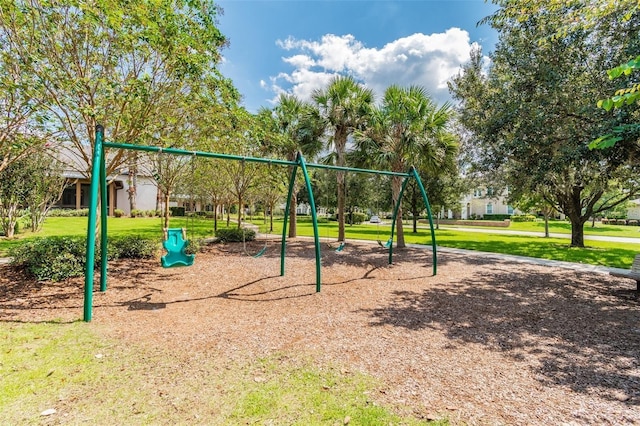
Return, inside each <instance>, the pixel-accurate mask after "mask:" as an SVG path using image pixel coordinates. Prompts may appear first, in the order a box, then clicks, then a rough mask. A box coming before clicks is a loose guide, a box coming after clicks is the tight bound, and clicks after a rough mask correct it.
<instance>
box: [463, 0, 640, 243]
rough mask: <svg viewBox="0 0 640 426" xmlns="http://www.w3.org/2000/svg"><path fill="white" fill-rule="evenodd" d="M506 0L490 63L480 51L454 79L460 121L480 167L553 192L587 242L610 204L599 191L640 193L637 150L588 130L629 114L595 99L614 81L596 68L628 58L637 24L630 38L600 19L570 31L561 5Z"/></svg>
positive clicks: (496, 22) (623, 196)
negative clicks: (587, 228)
mask: <svg viewBox="0 0 640 426" xmlns="http://www.w3.org/2000/svg"><path fill="white" fill-rule="evenodd" d="M532 3H535V4H536V5H538V6H539V7H537V8H530V9H527V10H529V11H531V13H530V14H524V15H520V14H515V13H514V11H515V10H517V7H518V6H519V5H521V6H522V7H528V6H530V4H532ZM499 4H501V5H503V7H502V8H501V9H500V10H499V11H498V12H497V13H496V15H494V16H493V17H492V18H491V19H490V20H489V22H491V24H492V25H493V26H494V27H495V28H496V29H497V30H498V31H499V32H500V40H499V42H498V45H497V46H496V50H495V52H494V53H493V54H492V55H491V60H492V62H491V64H490V66H489V68H488V70H487V71H486V73H485V70H484V68H483V63H482V55H481V52H480V51H475V52H473V53H472V57H471V61H470V63H469V64H467V65H466V66H465V68H464V70H463V72H462V73H461V74H460V75H459V76H457V77H456V78H455V79H454V81H453V83H452V84H451V86H450V87H451V90H452V93H453V95H454V96H455V98H456V99H458V100H459V101H460V108H459V113H460V122H461V123H462V124H463V125H464V126H465V127H466V128H467V129H468V130H469V131H470V132H471V134H472V136H471V138H470V143H469V144H468V146H467V149H469V150H472V151H473V155H472V157H473V158H474V163H475V166H476V168H477V170H482V171H483V172H484V173H486V174H490V173H500V174H502V175H503V176H505V179H506V183H507V184H509V185H510V186H511V187H514V188H519V189H524V190H525V192H530V193H536V192H539V193H543V194H548V195H547V196H548V200H547V201H548V202H549V203H551V204H552V205H553V206H554V207H555V208H556V209H557V210H558V211H560V212H562V213H564V214H566V215H567V216H568V218H569V219H570V220H571V223H572V241H571V244H572V245H573V246H580V247H582V246H584V239H583V231H582V226H583V224H584V223H585V222H586V221H587V220H588V218H589V217H590V216H591V215H593V214H596V213H598V212H599V211H602V210H603V207H604V206H602V205H601V204H598V201H599V200H600V199H601V197H602V195H603V194H604V193H606V192H607V191H609V190H610V188H611V187H612V185H618V186H620V189H621V191H620V192H619V193H618V196H617V197H615V198H613V199H610V200H609V204H608V207H609V208H610V207H611V206H613V205H615V204H617V203H621V202H624V201H625V200H627V199H629V198H631V197H634V196H637V195H638V194H640V186H639V185H640V182H639V181H638V179H637V172H638V164H637V162H634V161H632V159H633V158H635V153H634V152H633V151H632V150H630V149H628V147H623V146H620V147H618V148H617V149H615V150H612V151H609V152H606V153H604V152H602V151H597V152H595V151H591V150H589V149H588V143H589V142H590V141H591V140H593V139H594V138H596V137H597V136H598V135H601V134H603V133H606V131H607V130H609V129H612V128H614V127H615V126H618V125H619V124H620V123H621V122H624V121H625V120H627V119H628V117H626V116H625V115H624V114H620V115H617V116H610V115H606V114H605V113H604V111H602V110H599V109H598V108H597V106H596V104H595V102H594V101H593V99H598V98H599V97H602V95H603V94H604V93H607V92H608V91H610V90H612V85H611V82H610V80H609V79H608V78H607V77H606V74H604V72H603V73H598V72H594V70H605V69H607V68H608V66H609V64H612V63H618V62H619V61H621V58H622V57H623V56H624V55H625V52H626V51H627V49H628V48H629V44H635V40H637V31H638V28H636V29H635V31H636V35H635V37H634V38H633V39H631V40H630V39H627V38H626V37H619V36H618V35H617V34H612V33H609V32H607V31H605V30H603V29H601V28H599V27H597V26H596V27H594V28H589V29H587V28H585V29H580V30H575V31H571V32H568V33H567V34H564V33H562V31H561V30H562V28H563V25H564V24H563V19H564V15H563V13H564V9H563V8H562V7H558V8H557V9H555V8H544V7H543V6H542V2H537V1H535V2H529V1H510V2H499ZM549 35H553V37H548V36H549ZM540 40H545V41H544V42H540ZM577 94H579V95H577ZM541 188H544V191H539V190H540V189H541ZM598 205H599V206H600V207H597V206H598Z"/></svg>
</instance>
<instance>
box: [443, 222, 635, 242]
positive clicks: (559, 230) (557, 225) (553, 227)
mask: <svg viewBox="0 0 640 426" xmlns="http://www.w3.org/2000/svg"><path fill="white" fill-rule="evenodd" d="M442 226H443V227H446V228H479V229H487V227H486V226H460V225H442ZM490 229H491V228H490ZM495 229H504V230H507V231H526V232H540V233H544V222H511V225H509V227H508V228H495ZM549 232H550V233H554V234H571V224H570V223H569V222H567V221H564V220H553V221H550V222H549ZM584 233H585V235H606V236H609V237H629V238H638V239H640V226H624V225H602V224H600V223H599V222H596V225H595V227H592V226H591V222H587V223H586V224H585V225H584Z"/></svg>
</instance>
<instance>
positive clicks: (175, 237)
mask: <svg viewBox="0 0 640 426" xmlns="http://www.w3.org/2000/svg"><path fill="white" fill-rule="evenodd" d="M106 148H114V149H127V150H133V151H145V152H162V153H166V154H172V155H181V156H185V155H186V156H194V157H202V158H218V159H223V160H233V161H250V162H254V163H268V164H270V165H281V166H289V167H291V176H290V178H289V189H288V193H287V203H286V207H285V211H284V223H283V226H282V243H281V246H280V275H281V276H283V275H284V273H285V261H284V260H285V253H286V247H287V245H286V238H287V231H288V225H289V223H288V219H289V212H290V210H291V200H292V196H293V187H294V183H295V180H296V174H297V172H298V169H299V170H300V171H301V172H302V176H303V178H304V182H305V186H306V189H307V192H308V193H309V205H310V208H311V219H312V222H313V238H314V245H315V261H316V292H320V288H321V285H322V279H321V257H320V237H319V235H318V218H317V214H316V213H317V212H316V205H315V200H314V197H313V191H312V189H311V180H310V178H309V173H308V171H307V168H318V169H328V170H342V171H347V172H355V173H369V174H375V175H387V176H400V177H402V178H404V179H403V181H402V186H401V189H400V194H399V197H398V200H397V201H396V205H395V207H394V211H393V218H392V224H391V237H390V239H389V240H390V241H391V242H393V236H394V229H395V224H396V217H397V215H398V211H399V209H400V204H401V203H402V195H403V193H404V190H405V188H406V186H407V183H408V181H409V179H415V180H416V182H417V184H418V188H419V189H420V192H421V193H422V198H423V200H424V203H425V207H426V210H427V217H428V219H429V227H430V229H431V247H432V259H433V261H432V264H433V275H436V273H437V253H436V240H435V232H434V228H433V219H432V215H431V206H430V205H429V199H428V197H427V193H426V192H425V189H424V186H423V184H422V181H421V180H420V176H419V175H418V172H417V171H416V169H415V168H414V167H413V166H412V167H410V169H409V171H408V172H407V173H400V172H391V171H383V170H371V169H359V168H354V167H340V166H331V165H325V164H313V163H307V162H306V161H305V160H304V157H303V156H302V154H301V153H300V152H298V154H297V156H296V160H295V161H287V160H277V159H269V158H259V157H245V156H240V155H232V154H221V153H216V152H203V151H188V150H184V149H176V148H159V147H156V146H146V145H131V144H124V143H115V142H105V141H104V127H103V126H102V125H100V124H98V125H97V126H96V139H95V144H94V149H93V162H92V168H91V186H90V193H89V215H88V226H87V257H86V263H85V274H84V278H85V279H84V317H83V318H84V321H87V322H88V321H91V317H92V311H93V284H94V272H95V251H96V247H95V245H96V233H95V230H96V225H97V219H98V217H99V218H100V250H101V251H100V252H101V253H106V252H107V175H106V167H105V149H106ZM98 200H99V201H100V203H99V204H100V211H98ZM184 237H185V236H184V234H183V231H182V230H181V229H180V228H171V229H169V230H167V238H166V241H165V243H166V245H165V244H163V245H164V246H165V249H167V255H165V257H169V259H168V260H169V261H170V260H172V258H174V257H177V258H178V259H179V260H180V261H185V263H189V262H191V263H193V257H188V256H191V255H187V254H186V253H185V252H184V248H185V246H186V241H185V240H186V238H184ZM342 247H343V248H344V243H343V245H342ZM174 253H175V254H174ZM107 263H108V262H107V260H106V258H104V259H103V261H101V262H100V291H101V292H105V291H106V290H107ZM391 263H393V244H389V264H391ZM185 266H188V265H185Z"/></svg>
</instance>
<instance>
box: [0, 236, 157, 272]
mask: <svg viewBox="0 0 640 426" xmlns="http://www.w3.org/2000/svg"><path fill="white" fill-rule="evenodd" d="M86 241H87V240H86V238H84V237H46V238H38V239H36V240H33V241H28V242H26V243H24V244H22V245H20V246H18V247H16V248H14V249H12V250H11V251H10V253H9V255H10V256H11V257H13V264H14V265H17V266H21V267H23V268H25V269H26V270H27V272H29V273H30V274H31V275H33V276H34V277H35V278H36V279H37V280H38V281H62V280H65V279H68V278H73V277H79V276H82V275H83V274H84V268H85V265H86V244H87V242H86ZM157 251H158V242H157V241H155V240H153V239H144V238H140V237H137V236H124V237H114V238H111V239H109V242H108V245H107V258H108V259H110V260H112V259H123V258H132V259H147V258H152V257H154V256H155V255H156V253H157ZM96 258H97V259H100V258H101V253H100V245H99V243H98V245H97V247H96Z"/></svg>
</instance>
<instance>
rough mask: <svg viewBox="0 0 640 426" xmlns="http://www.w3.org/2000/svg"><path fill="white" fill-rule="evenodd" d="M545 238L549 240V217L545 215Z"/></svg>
mask: <svg viewBox="0 0 640 426" xmlns="http://www.w3.org/2000/svg"><path fill="white" fill-rule="evenodd" d="M544 237H545V238H549V215H548V214H546V213H545V215H544Z"/></svg>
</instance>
